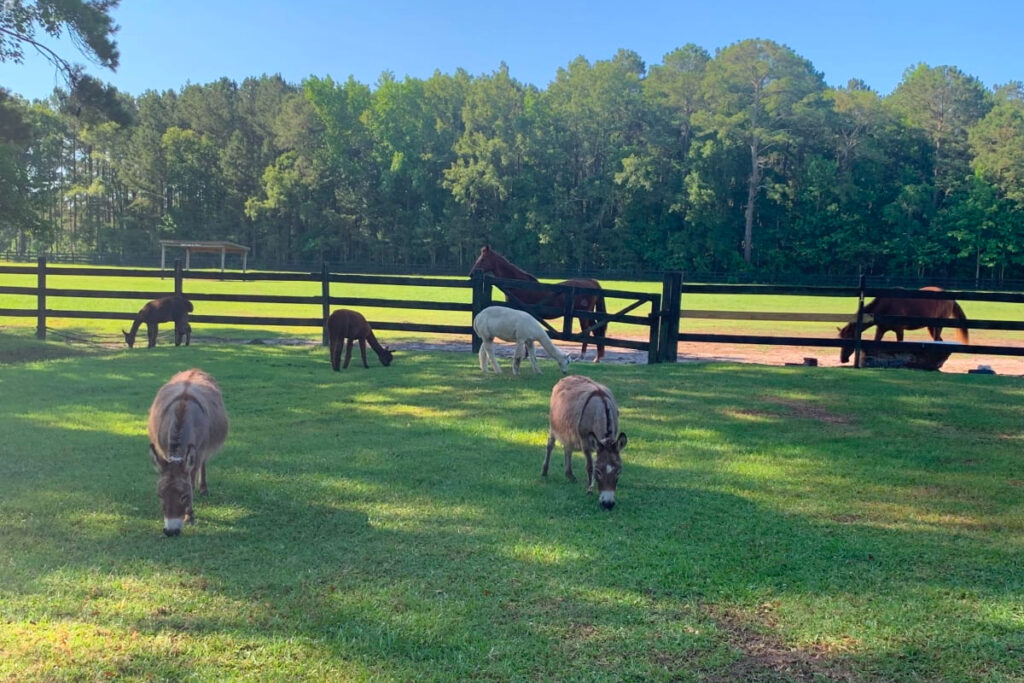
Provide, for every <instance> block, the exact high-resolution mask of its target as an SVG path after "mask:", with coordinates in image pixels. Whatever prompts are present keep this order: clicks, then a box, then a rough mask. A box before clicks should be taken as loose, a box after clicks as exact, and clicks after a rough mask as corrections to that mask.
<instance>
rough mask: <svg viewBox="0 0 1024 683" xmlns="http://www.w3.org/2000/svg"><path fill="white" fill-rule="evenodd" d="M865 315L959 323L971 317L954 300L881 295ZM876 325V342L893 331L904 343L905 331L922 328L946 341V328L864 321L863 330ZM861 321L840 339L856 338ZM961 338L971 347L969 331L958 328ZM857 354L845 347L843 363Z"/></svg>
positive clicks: (841, 332)
mask: <svg viewBox="0 0 1024 683" xmlns="http://www.w3.org/2000/svg"><path fill="white" fill-rule="evenodd" d="M921 291H922V292H941V291H942V288H941V287H922V288H921ZM864 312H865V313H868V314H870V315H872V316H878V315H882V316H886V315H888V316H899V317H907V318H949V319H951V320H952V319H957V320H967V316H966V315H964V309H962V308H960V304H958V303H957V302H956V301H954V300H953V299H904V298H902V297H885V296H880V297H878V298H877V299H874V300H873V301H872V302H871V303H869V304H868V305H867V306H865V307H864ZM872 325H875V326H876V327H875V341H879V340H881V338H882V335H884V334H885V333H886V332H888V331H889V330H892V331H893V332H895V333H896V341H903V331H904V330H919V329H921V328H922V327H927V328H928V333H929V334H930V335H931V338H932V340H933V341H942V326H941V325H914V324H907V325H903V324H900V323H887V324H882V323H876V322H875V321H874V320H867V319H865V320H864V323H863V325H861V330H866V329H868V328H869V327H871V326H872ZM856 327H857V322H856V321H853V322H849V323H846V326H845V327H843V328H840V330H839V338H840V339H853V338H854V336H855V329H856ZM956 335H957V339H958V340H959V342H960V343H961V344H970V337H969V335H968V333H967V328H965V327H958V328H956ZM851 354H853V345H852V344H850V345H846V346H843V350H842V353H841V354H840V356H839V360H840V362H842V363H845V362H847V361H848V360H850V355H851Z"/></svg>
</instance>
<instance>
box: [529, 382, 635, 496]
mask: <svg viewBox="0 0 1024 683" xmlns="http://www.w3.org/2000/svg"><path fill="white" fill-rule="evenodd" d="M549 418H550V425H551V426H550V429H549V430H548V452H547V455H545V456H544V469H543V470H541V475H542V476H545V477H546V476H547V475H548V465H549V464H550V463H551V449H552V448H554V446H555V439H558V441H560V442H561V443H562V448H563V449H564V450H565V477H566V479H568V480H570V481H576V477H575V476H574V475H573V473H572V453H573V451H574V450H581V449H582V451H583V455H584V456H586V458H587V493H593V491H594V484H597V490H598V493H599V496H598V500H599V501H600V503H601V507H603V508H605V509H606V510H611V509H612V508H613V507H615V487H616V486H617V485H618V482H619V475H620V474H621V473H622V457H621V453H622V450H623V449H625V448H626V434H625V432H619V407H618V405H617V404H616V403H615V397H614V396H612V392H611V391H610V390H609V389H608V387H606V386H604V385H602V384H598V383H597V382H595V381H594V380H592V379H590V378H588V377H584V376H583V375H569V376H568V377H565V378H563V379H561V380H559V382H558V384H556V385H555V387H554V388H553V389H552V390H551V412H550V415H549ZM592 454H596V458H592ZM595 460H596V462H595Z"/></svg>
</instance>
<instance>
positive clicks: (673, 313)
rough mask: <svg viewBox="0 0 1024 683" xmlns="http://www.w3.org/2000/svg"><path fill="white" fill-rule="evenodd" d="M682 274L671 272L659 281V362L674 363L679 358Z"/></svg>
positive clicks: (675, 271)
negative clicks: (660, 305)
mask: <svg viewBox="0 0 1024 683" xmlns="http://www.w3.org/2000/svg"><path fill="white" fill-rule="evenodd" d="M682 289H683V274H682V272H681V271H678V270H672V271H669V272H667V273H665V275H664V277H663V278H662V281H661V304H662V308H661V335H660V337H659V340H658V351H659V355H660V357H661V361H662V362H664V363H675V362H676V360H678V358H679V351H678V349H679V311H680V307H681V305H682V299H683V296H682Z"/></svg>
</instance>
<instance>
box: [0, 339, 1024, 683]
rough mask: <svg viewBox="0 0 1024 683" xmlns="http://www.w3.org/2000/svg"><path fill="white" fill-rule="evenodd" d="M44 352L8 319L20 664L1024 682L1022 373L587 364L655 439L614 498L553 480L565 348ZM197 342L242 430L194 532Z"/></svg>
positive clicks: (639, 432) (234, 432)
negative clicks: (183, 445)
mask: <svg viewBox="0 0 1024 683" xmlns="http://www.w3.org/2000/svg"><path fill="white" fill-rule="evenodd" d="M36 346H37V345H36V344H33V343H31V342H30V341H29V340H26V339H24V338H22V337H11V336H10V335H0V359H2V360H3V362H0V435H2V439H0V520H2V521H0V679H3V678H11V679H17V680H52V679H61V680H97V679H105V678H122V679H126V680H154V679H157V680H167V679H170V680H180V679H192V680H224V679H247V678H252V679H260V680H298V679H307V680H330V679H333V680H350V679H355V680H417V681H420V680H462V679H468V678H477V679H485V680H522V679H529V680H553V679H562V680H581V681H582V680H585V681H591V680H701V679H705V680H707V679H710V680H786V679H787V678H793V679H800V680H811V679H813V677H814V676H819V677H821V678H844V679H852V680H857V679H861V680H885V681H889V680H947V681H958V680H997V681H998V680H1021V679H1024V656H1022V655H1024V609H1022V607H1021V606H1022V605H1024V571H1022V564H1021V562H1022V561H1021V558H1022V557H1024V504H1022V494H1024V474H1022V470H1021V467H1020V462H1021V461H1020V457H1021V452H1022V449H1021V446H1022V444H1024V437H1022V434H1021V422H1020V405H1021V401H1022V398H1024V381H1022V380H1020V379H1018V378H1011V377H1002V376H981V375H943V374H939V373H917V372H910V371H907V372H898V371H859V372H854V371H843V370H840V369H827V368H816V369H811V368H779V367H776V368H770V367H757V366H749V365H743V366H740V365H725V364H716V365H678V366H623V365H619V366H614V365H607V366H605V365H602V366H592V365H579V366H575V365H574V366H573V367H572V370H573V371H574V372H580V373H585V374H587V375H589V376H592V377H594V378H595V379H597V380H598V381H601V382H604V383H606V384H608V385H609V386H610V387H611V388H612V390H613V391H614V392H615V393H616V395H617V396H618V398H619V402H620V404H621V407H622V424H621V426H622V428H623V429H624V430H625V431H626V432H627V433H628V435H629V438H630V442H629V447H628V448H627V450H626V451H625V452H624V460H625V464H624V471H623V475H622V478H621V480H620V486H619V491H618V496H617V501H618V505H617V506H616V508H615V509H614V510H612V511H610V512H608V511H604V510H601V509H600V508H599V506H598V505H597V502H596V500H595V499H594V497H593V496H587V495H585V493H584V490H583V485H582V483H576V484H571V483H568V482H566V481H565V480H564V479H563V478H562V477H561V474H560V471H559V468H558V467H557V466H555V467H553V472H552V474H553V475H554V476H551V477H549V478H548V479H547V480H545V479H542V478H541V477H540V476H539V471H540V465H541V462H542V459H543V454H544V443H545V440H546V410H547V399H548V396H549V393H550V389H551V387H552V385H553V384H554V382H555V381H556V380H557V379H558V375H557V373H556V372H555V371H554V368H553V366H552V365H551V364H550V363H549V362H545V361H542V365H543V368H544V371H545V372H544V374H543V375H540V376H536V377H535V376H532V375H530V376H523V377H521V378H512V377H511V376H509V375H508V374H506V375H505V376H502V377H494V376H484V375H483V374H482V373H480V372H479V370H478V368H477V367H476V358H475V357H473V356H471V355H470V354H455V353H448V354H445V353H412V352H407V353H403V354H401V355H400V356H399V357H398V358H397V359H396V361H395V364H394V365H393V366H392V367H390V368H382V367H380V366H379V365H378V364H376V363H375V361H374V360H371V368H370V369H369V370H364V369H363V368H361V367H353V368H350V369H349V370H347V371H344V372H341V373H333V372H331V371H330V369H329V364H328V361H327V354H326V352H325V351H324V350H323V349H321V348H315V349H308V348H300V349H295V348H272V347H265V346H258V347H254V346H245V345H222V346H192V347H189V348H177V349H176V348H173V347H168V346H160V347H158V348H157V349H154V350H142V351H140V350H135V351H132V352H129V351H127V350H125V351H117V352H107V353H92V354H90V355H85V356H70V357H66V358H50V357H48V356H46V355H45V354H44V355H40V353H39V351H38V350H32V349H33V348H34V347H36ZM44 346H52V347H54V350H53V351H51V352H49V353H50V354H52V355H61V354H63V353H65V352H66V351H68V349H67V348H66V347H65V346H63V345H60V344H49V345H44ZM22 347H30V348H28V350H19V349H22ZM33 358H39V360H32V359H33ZM189 366H198V367H202V368H204V369H206V370H208V371H209V372H211V373H212V374H213V375H214V376H215V377H217V379H218V380H219V381H220V383H221V385H222V388H223V390H224V397H225V402H226V404H227V406H228V411H229V413H230V415H231V420H232V424H231V434H230V436H229V439H228V442H227V445H226V446H225V449H224V451H223V452H222V453H221V454H220V455H219V456H217V458H216V459H215V460H214V461H213V462H212V463H211V464H210V467H209V479H210V490H211V493H210V496H209V497H208V498H205V499H200V500H198V501H197V505H196V513H197V516H198V519H199V521H198V523H197V524H196V525H195V526H194V527H190V528H188V529H186V531H185V533H184V534H183V535H182V536H181V537H179V538H174V539H168V538H165V537H164V536H163V535H162V534H161V532H160V529H161V521H160V510H159V504H158V501H157V499H156V496H155V484H156V474H155V473H154V472H153V471H152V468H151V466H150V465H149V462H148V456H147V453H146V436H145V416H146V411H147V409H148V406H149V403H150V401H151V400H152V397H153V395H154V394H155V392H156V390H157V388H158V387H159V386H160V385H161V384H162V383H163V382H164V381H166V379H167V378H168V377H169V376H170V375H171V374H173V373H174V372H176V371H178V370H180V369H183V368H186V367H189ZM556 455H557V454H556ZM555 461H556V462H557V461H558V458H557V457H556V458H555ZM575 467H576V469H577V472H581V471H582V458H581V457H580V456H579V455H577V457H576V460H575Z"/></svg>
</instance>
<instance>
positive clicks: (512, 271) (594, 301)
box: [470, 246, 607, 363]
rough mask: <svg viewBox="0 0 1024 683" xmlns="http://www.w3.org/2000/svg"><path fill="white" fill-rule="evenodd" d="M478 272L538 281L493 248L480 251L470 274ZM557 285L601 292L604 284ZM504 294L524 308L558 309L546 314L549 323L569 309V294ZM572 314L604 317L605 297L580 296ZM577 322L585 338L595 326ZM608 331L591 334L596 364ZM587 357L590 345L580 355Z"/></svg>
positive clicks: (520, 291)
mask: <svg viewBox="0 0 1024 683" xmlns="http://www.w3.org/2000/svg"><path fill="white" fill-rule="evenodd" d="M474 270H482V271H484V272H485V273H490V274H491V275H493V276H494V277H499V278H504V279H508V280H527V281H529V282H537V281H538V280H537V278H535V277H534V276H533V275H530V274H529V273H527V272H526V271H525V270H523V269H522V268H520V267H519V266H517V265H515V264H514V263H512V262H511V261H509V260H508V259H507V258H505V257H504V256H502V255H501V254H499V253H498V252H496V251H494V250H493V249H491V248H490V247H489V246H486V247H483V248H482V249H480V256H479V257H477V259H476V263H474V264H473V267H472V268H471V269H470V274H472V272H473V271H474ZM557 284H559V285H565V286H568V287H585V288H587V289H601V284H600V283H599V282H598V281H597V280H592V279H590V278H573V279H572V280H564V281H562V282H559V283H557ZM501 290H502V291H503V292H505V300H506V301H510V302H513V299H515V300H516V301H518V302H519V303H520V304H525V305H542V306H548V307H553V308H555V309H558V312H557V313H555V312H550V313H544V314H543V317H544V318H545V319H547V320H550V319H552V318H558V317H561V316H562V311H563V309H564V306H565V294H564V293H563V292H545V291H544V290H540V289H516V288H514V287H502V288H501ZM513 303H515V302H513ZM572 310H573V311H585V312H588V313H589V312H593V311H597V312H598V313H604V312H605V310H606V309H605V305H604V296H602V295H601V294H577V295H576V296H575V297H573V302H572ZM577 320H579V321H580V330H581V331H582V333H583V336H584V337H585V336H586V335H587V332H588V331H590V328H591V327H593V326H594V321H593V320H590V319H589V318H584V317H580V316H577ZM606 328H607V325H602V326H600V327H597V328H595V329H594V330H593V331H592V332H591V334H593V335H594V344H595V345H596V346H597V357H596V358H595V359H594V362H595V363H596V362H598V361H600V360H601V359H602V358H604V338H605V334H606V332H607V330H606ZM586 355H587V342H586V341H584V342H583V349H582V351H581V352H580V358H583V357H584V356H586Z"/></svg>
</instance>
